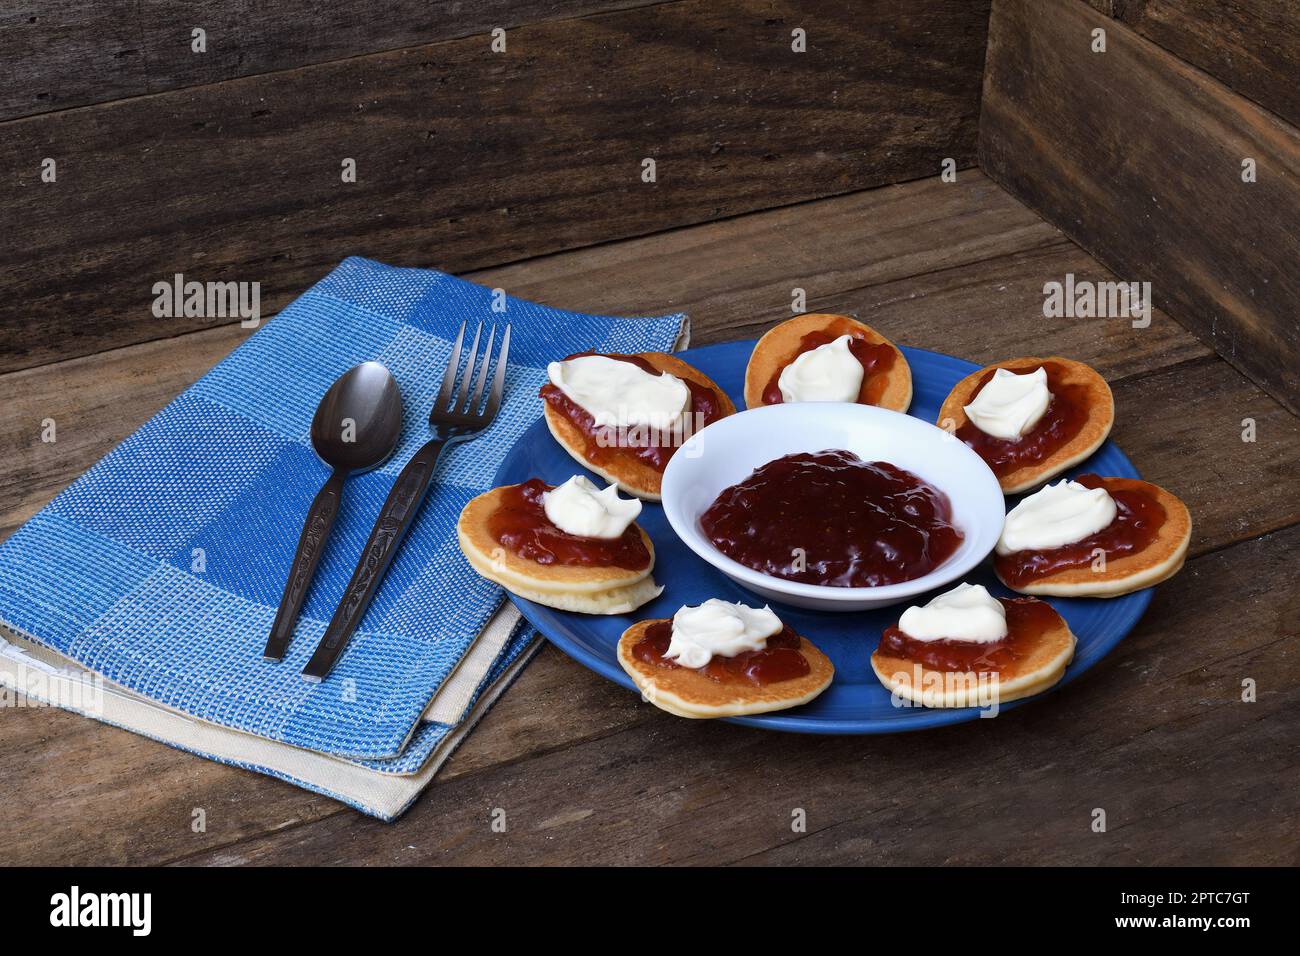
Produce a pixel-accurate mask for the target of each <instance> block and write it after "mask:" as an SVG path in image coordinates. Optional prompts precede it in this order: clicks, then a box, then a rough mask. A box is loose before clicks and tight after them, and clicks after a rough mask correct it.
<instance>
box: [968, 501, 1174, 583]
mask: <svg viewBox="0 0 1300 956" xmlns="http://www.w3.org/2000/svg"><path fill="white" fill-rule="evenodd" d="M1073 480H1074V481H1075V482H1077V483H1078V484H1081V485H1083V486H1084V487H1085V488H1105V489H1106V492H1107V493H1108V494H1109V495H1110V497H1111V499H1112V500H1113V501H1114V502H1115V518H1114V520H1113V521H1112V522H1111V523H1110V524H1109V525H1107V526H1106V527H1104V528H1102V529H1101V530H1100V531H1097V532H1095V533H1093V534H1090V535H1088V536H1086V537H1084V538H1083V539H1081V540H1079V541H1075V542H1072V543H1070V544H1067V545H1064V546H1062V547H1058V548H1046V549H1042V550H1035V549H1024V550H1017V551H1011V552H1009V553H1005V554H1004V553H1002V551H1003V550H1004V549H1003V548H1002V547H1001V543H999V549H998V551H997V552H995V554H994V556H993V570H994V571H995V572H996V574H997V576H998V579H999V580H1001V581H1002V583H1003V584H1005V585H1006V586H1007V587H1009V588H1011V590H1013V591H1018V592H1020V593H1021V594H1041V595H1055V596H1058V597H1098V598H1106V597H1119V596H1120V595H1123V594H1129V593H1131V592H1133V591H1138V590H1141V589H1142V588H1147V587H1151V586H1152V585H1154V584H1159V583H1160V582H1161V581H1164V580H1167V579H1168V578H1171V577H1173V576H1174V575H1175V574H1177V573H1178V571H1179V570H1180V569H1181V568H1182V566H1183V562H1184V561H1186V559H1187V548H1188V545H1189V544H1190V542H1191V539H1192V516H1191V514H1190V513H1189V512H1188V510H1187V506H1186V505H1185V504H1183V502H1182V501H1181V500H1180V499H1179V498H1178V497H1177V496H1176V495H1173V494H1170V493H1169V492H1168V491H1165V490H1164V489H1163V488H1160V487H1158V486H1157V485H1153V484H1151V483H1150V482H1147V481H1140V480H1138V479H1136V478H1102V477H1099V476H1097V475H1080V476H1079V477H1078V478H1075V479H1073ZM1100 554H1104V556H1105V557H1104V560H1101V559H1100Z"/></svg>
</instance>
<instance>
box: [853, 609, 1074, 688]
mask: <svg viewBox="0 0 1300 956" xmlns="http://www.w3.org/2000/svg"><path fill="white" fill-rule="evenodd" d="M1017 600H1018V601H1021V602H1030V601H1032V602H1033V603H1034V604H1035V605H1041V608H1038V610H1040V611H1041V613H1042V614H1043V615H1044V616H1047V615H1048V614H1049V612H1050V619H1049V623H1048V625H1047V626H1046V627H1044V628H1042V629H1041V630H1040V631H1038V632H1037V633H1035V634H1033V635H1032V637H1031V638H1029V643H1027V644H1023V645H1022V646H1021V647H1020V648H1019V649H1018V650H1019V652H1020V653H1019V656H1018V657H1017V659H1016V660H1014V661H1012V662H1010V663H1008V664H1004V665H1003V666H1002V667H1000V668H999V669H998V671H997V684H996V702H997V703H999V704H1006V703H1010V702H1011V701H1013V700H1019V699H1020V698H1022V697H1032V696H1033V695H1034V694H1040V693H1042V692H1043V691H1045V690H1047V689H1048V688H1049V687H1051V686H1052V685H1054V684H1056V683H1057V682H1058V681H1059V680H1060V679H1061V678H1062V677H1063V676H1064V675H1065V669H1066V667H1068V666H1069V664H1070V661H1071V660H1073V659H1074V647H1075V643H1076V641H1075V637H1074V634H1073V632H1071V630H1070V625H1068V624H1067V623H1066V622H1065V618H1063V617H1061V615H1060V614H1058V613H1057V612H1056V609H1055V608H1053V607H1051V605H1049V604H1047V602H1045V601H1039V600H1037V599H1036V598H1018V599H1017ZM1015 636H1016V635H1015V634H1014V633H1011V634H1008V638H1014V637H1015ZM871 669H872V670H874V671H875V672H876V677H878V678H879V679H880V683H882V684H884V685H885V688H886V689H887V690H889V691H890V692H891V693H894V694H897V695H898V696H899V697H902V698H904V699H906V700H910V701H912V702H914V703H917V704H921V705H922V706H925V707H981V706H987V705H988V704H989V703H990V701H989V700H988V699H987V695H988V687H989V685H988V684H987V673H986V672H981V671H946V670H937V669H935V668H932V667H929V666H927V665H925V664H923V663H921V662H919V661H913V660H909V659H907V658H905V657H895V656H892V655H890V654H887V653H882V652H881V651H880V649H879V648H877V649H876V650H875V651H873V652H872V654H871ZM982 676H983V677H984V678H985V680H986V683H985V684H984V687H983V689H981V683H980V681H981V677H982Z"/></svg>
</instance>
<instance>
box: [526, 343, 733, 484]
mask: <svg viewBox="0 0 1300 956" xmlns="http://www.w3.org/2000/svg"><path fill="white" fill-rule="evenodd" d="M637 354H638V356H639V357H640V358H643V359H645V360H646V361H647V362H649V363H650V364H651V365H653V366H654V367H655V368H657V369H659V371H661V372H667V373H669V374H670V375H676V376H677V377H678V378H680V379H683V380H686V381H691V382H694V383H695V384H697V385H703V386H704V387H705V388H708V389H712V390H713V392H714V394H716V395H717V396H718V400H719V403H720V405H721V407H722V417H725V416H727V415H731V414H734V413H735V411H736V406H735V405H734V404H733V403H732V401H731V399H730V398H728V397H727V393H726V392H724V391H723V390H722V389H721V388H719V387H718V385H717V383H716V382H714V381H713V379H711V378H709V377H708V376H707V375H705V374H704V373H703V372H701V371H700V370H699V369H697V368H694V367H693V366H690V365H687V364H686V363H685V362H683V361H682V360H681V359H679V358H675V357H674V356H672V355H666V354H665V353H663V352H639V353H637ZM542 414H543V416H544V417H545V419H546V427H547V428H549V429H550V430H551V435H552V436H554V438H555V440H556V441H557V442H559V443H560V445H561V446H562V447H563V448H564V450H565V451H567V452H568V453H569V454H570V455H572V456H573V459H574V461H576V462H578V463H579V464H580V465H582V466H583V467H584V468H587V469H588V470H590V471H593V472H595V473H596V474H597V475H599V476H600V477H601V478H604V479H605V481H606V482H607V483H609V484H611V485H617V486H618V488H619V490H620V491H624V492H627V493H628V494H630V495H636V496H637V497H638V498H643V499H645V500H646V501H658V500H659V492H660V489H661V487H662V485H663V477H664V476H663V472H662V471H658V470H657V469H655V468H653V467H651V466H650V465H648V464H646V463H645V462H643V461H639V460H637V459H636V458H634V457H632V456H630V455H622V454H609V455H606V456H604V457H603V458H602V460H600V461H598V462H596V461H592V460H591V459H590V458H589V457H588V456H587V436H586V434H585V433H583V431H582V429H580V428H578V426H577V425H575V424H574V423H573V422H571V421H570V420H569V419H568V418H566V417H565V416H564V415H563V414H561V413H560V412H558V411H556V410H555V409H554V408H553V407H552V406H551V403H550V402H548V401H546V400H545V399H543V400H542ZM612 451H617V449H613V450H612Z"/></svg>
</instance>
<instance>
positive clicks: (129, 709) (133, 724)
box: [0, 629, 540, 820]
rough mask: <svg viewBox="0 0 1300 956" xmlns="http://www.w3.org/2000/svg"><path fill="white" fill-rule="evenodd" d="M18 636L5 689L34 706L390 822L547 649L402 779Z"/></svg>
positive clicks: (2, 669) (5, 655)
mask: <svg viewBox="0 0 1300 956" xmlns="http://www.w3.org/2000/svg"><path fill="white" fill-rule="evenodd" d="M11 635H12V632H9V631H7V630H6V629H0V638H3V640H0V685H3V686H5V687H8V688H10V689H11V690H13V691H16V692H19V693H22V694H23V695H24V696H25V698H26V699H27V700H28V701H31V700H36V701H39V702H40V703H41V704H43V705H49V706H57V707H61V708H63V709H65V710H69V711H73V712H75V713H80V714H83V715H84V716H87V717H90V718H92V719H95V720H99V721H101V722H104V723H108V724H112V725H114V726H117V727H121V728H124V729H126V730H130V731H132V732H134V733H137V734H141V735H143V736H145V737H149V738H152V739H154V740H158V741H161V742H163V743H167V744H171V745H173V746H176V747H180V748H182V749H184V750H189V751H192V752H194V753H197V754H199V755H201V756H205V757H209V758H211V759H214V760H218V761H222V762H225V763H234V764H240V765H246V766H247V767H249V768H250V769H265V770H267V771H270V772H272V773H274V774H279V775H281V776H284V777H287V778H289V779H290V780H291V781H292V782H294V783H296V784H298V785H300V786H303V787H306V788H307V789H309V790H313V791H315V792H318V793H323V794H324V795H326V796H329V797H331V798H333V799H336V800H340V801H342V802H344V803H348V804H351V805H353V806H357V807H359V808H361V809H364V810H366V811H367V812H369V813H372V814H374V815H375V816H377V817H380V818H381V819H384V820H392V819H394V818H396V817H397V816H398V815H400V814H401V813H402V811H403V810H405V809H406V807H408V806H409V805H410V804H411V802H412V801H413V800H414V799H415V798H416V797H417V796H419V794H420V792H421V791H423V790H424V788H425V787H426V786H428V784H429V782H430V781H431V780H432V779H433V777H434V776H435V775H436V774H437V773H438V771H439V770H440V769H441V768H442V765H443V764H444V763H446V761H447V758H448V757H450V756H451V754H452V752H453V751H454V750H455V749H456V747H457V746H459V744H460V743H461V741H462V740H464V738H465V737H466V735H467V734H469V732H470V731H471V730H472V729H473V728H474V726H475V724H477V723H478V721H479V720H480V719H481V718H482V716H483V714H485V713H486V712H487V711H488V710H489V709H490V708H491V706H492V705H493V704H494V703H495V702H496V700H497V698H498V697H500V695H501V693H502V692H503V691H504V690H505V689H506V687H508V686H509V685H510V683H511V681H513V680H514V678H515V677H516V676H517V675H518V673H519V671H520V670H522V669H523V667H524V665H525V664H526V663H527V662H528V660H529V659H530V658H531V657H532V655H533V653H534V652H535V651H536V649H537V646H538V645H539V644H540V640H539V641H537V642H535V643H534V644H533V645H532V646H530V647H529V648H528V649H527V650H526V651H525V652H524V653H523V654H521V655H520V656H519V659H518V660H516V661H515V662H514V663H513V664H512V665H511V666H510V667H509V669H508V670H506V672H505V673H503V674H502V675H501V677H500V678H499V679H498V680H497V681H495V682H494V683H493V684H492V685H491V687H489V688H488V689H487V690H485V691H484V693H483V694H482V695H481V696H480V697H479V699H478V701H477V703H476V704H475V705H474V707H473V709H472V710H470V711H469V712H468V713H467V714H465V715H464V719H463V720H462V721H461V722H460V724H459V725H457V726H456V728H455V729H454V730H452V731H451V732H450V733H448V735H447V737H446V738H445V739H444V740H443V741H442V743H441V744H439V745H438V747H437V748H436V749H435V750H434V751H433V753H432V754H430V756H429V759H428V760H427V761H425V763H424V765H423V766H422V767H421V768H420V769H419V771H417V772H416V773H413V774H407V775H397V774H390V773H384V772H382V771H376V770H371V769H369V768H367V767H361V766H357V765H356V764H354V763H351V762H349V761H347V760H345V759H342V758H338V757H331V756H329V755H327V754H322V753H318V752H316V751H313V750H303V749H301V748H298V747H292V746H290V745H288V744H282V743H277V742H275V741H271V740H267V739H266V738H264V737H257V736H255V735H253V734H248V733H244V732H243V731H239V730H232V729H230V728H228V727H221V726H219V725H217V724H212V723H208V722H207V721H202V720H197V719H195V718H192V717H187V716H185V715H183V714H181V713H179V712H177V711H174V710H171V709H169V708H166V707H163V706H161V705H159V704H155V703H153V702H151V701H149V700H146V699H145V698H142V697H138V696H136V695H134V694H132V693H130V692H129V691H126V690H124V689H122V688H118V687H117V686H116V685H113V684H111V683H110V682H108V681H105V680H104V679H103V678H102V677H99V676H98V675H95V674H93V673H92V672H90V671H86V670H84V669H81V668H80V667H77V666H75V665H73V664H72V663H71V662H70V661H68V660H67V659H66V658H59V657H58V656H57V655H54V656H55V662H54V663H50V662H49V661H48V658H49V655H50V653H51V652H49V651H48V649H45V648H40V647H39V645H32V644H30V642H23V643H24V644H27V645H28V646H30V647H32V648H33V650H31V651H28V650H26V649H24V648H23V647H21V646H19V643H18V642H17V641H9V640H8V638H9V637H10V636H11ZM87 700H91V701H93V702H94V706H93V707H87V706H84V705H83V704H82V703H80V702H85V701H87Z"/></svg>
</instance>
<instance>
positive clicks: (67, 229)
mask: <svg viewBox="0 0 1300 956" xmlns="http://www.w3.org/2000/svg"><path fill="white" fill-rule="evenodd" d="M986 14H987V3H967V2H964V0H961V2H958V0H942V2H940V0H929V2H926V3H924V4H919V5H918V4H908V5H897V4H892V3H888V2H885V0H873V2H870V3H866V4H844V3H840V2H832V0H819V2H814V3H807V4H798V5H796V4H794V3H793V2H788V0H776V2H773V0H725V2H712V0H709V2H705V0H681V2H676V3H668V4H661V5H657V6H651V7H645V8H638V9H630V10H623V11H619V12H615V13H610V14H608V15H604V16H596V17H585V18H580V19H571V20H563V21H555V22H548V23H541V24H534V25H530V26H526V27H521V28H519V29H518V30H516V31H514V32H513V33H512V35H511V39H510V41H509V45H508V50H507V52H506V53H504V54H494V53H492V52H490V51H489V50H488V49H487V48H486V47H485V45H484V44H483V42H482V41H481V38H477V37H474V38H467V39H463V40H455V41H450V42H445V43H437V44H430V45H426V46H421V47H413V48H408V49H402V50H397V51H393V52H388V53H380V54H375V55H371V56H363V57H355V58H352V59H347V60H340V61H335V62H332V63H327V64H322V65H317V66H310V67H304V68H300V69H296V70H288V71H284V72H278V73H270V74H265V75H261V76H255V77H247V78H243V79H237V80H231V81H228V82H225V83H221V84H218V85H213V86H201V87H193V88H188V89H184V90H178V91H173V92H169V93H164V94H160V95H157V96H145V97H137V98H134V99H128V100H122V101H118V102H115V103H111V104H105V105H102V106H97V107H94V108H87V109H77V110H65V111H62V112H58V113H51V114H45V115H42V116H36V117H30V118H27V119H21V120H15V121H11V122H9V123H6V124H2V125H0V134H2V135H0V168H3V169H6V170H9V171H10V175H11V177H12V179H11V184H10V185H9V186H8V187H7V192H6V194H5V197H4V202H5V204H6V223H5V225H6V228H5V230H4V232H3V234H2V235H0V275H2V276H3V277H4V279H3V281H4V285H5V288H4V291H5V293H6V295H5V299H4V301H5V313H4V317H3V321H2V322H0V369H6V370H7V369H17V368H24V367H30V366H34V365H39V364H43V363H46V362H50V361H54V360H58V359H61V358H69V357H72V356H75V355H81V354H90V353H94V352H98V351H102V350H104V349H107V348H111V347H118V346H123V345H127V344H132V343H135V342H139V341H146V340H150V339H156V338H162V337H168V336H172V335H176V334H178V333H180V332H184V331H191V330H194V329H196V328H202V327H208V326H211V325H214V324H218V323H220V322H221V321H222V320H221V319H210V318H200V317H191V318H181V319H170V318H168V319H158V318H155V317H154V316H153V314H152V312H151V305H152V302H153V299H154V295H153V292H152V287H153V284H154V283H155V282H158V281H160V280H169V279H170V278H171V277H172V276H173V275H174V274H176V273H182V274H184V275H185V276H186V278H188V279H193V280H199V281H241V282H259V283H260V284H261V305H262V311H263V314H268V313H273V312H274V311H276V310H277V309H278V308H280V307H281V306H283V304H284V303H285V302H286V301H287V300H288V299H289V298H290V297H291V296H292V295H295V294H297V293H298V292H300V291H301V290H302V289H303V288H305V287H306V286H307V285H309V284H310V283H311V282H313V281H315V280H316V279H317V278H319V277H320V276H321V275H323V274H324V273H325V272H326V271H327V270H328V269H329V268H330V267H331V266H332V265H334V264H335V263H336V262H338V261H339V260H340V259H342V258H343V257H345V256H346V255H349V254H362V255H367V256H370V257H372V258H377V259H382V260H384V261H388V262H392V263H394V264H407V265H434V266H437V267H439V268H443V269H447V270H450V271H457V272H464V271H466V270H469V269H474V268H483V267H487V266H489V265H494V264H501V263H505V262H510V261H515V260H519V259H524V258H528V257H532V256H537V255H539V254H543V253H550V252H555V251H558V250H563V249H570V248H576V247H580V246H585V245H590V244H593V243H598V242H604V241H608V240H612V239H618V238H624V237H628V236H634V235H643V234H646V233H651V232H655V231H659V230H662V229H667V228H670V227H676V226H683V225H688V224H694V223H699V222H705V221H711V220H717V219H722V218H726V217H729V216H733V215H736V214H739V213H744V212H748V211H752V210H756V209H763V208H770V207H774V206H780V205H785V204H789V203H795V202H800V201H804V200H808V199H813V198H818V197H824V196H828V195H837V194H842V193H847V192H851V191H854V190H859V189H862V188H864V187H869V186H875V185H879V184H882V183H889V182H895V181H900V180H906V179H914V178H918V177H923V176H931V175H937V174H938V172H939V168H940V163H941V161H942V159H944V158H945V157H952V158H953V159H955V160H956V161H957V163H958V164H959V165H962V166H965V165H970V164H971V163H972V162H973V160H974V157H975V136H976V126H977V115H976V114H977V106H978V96H979V87H978V83H976V82H974V78H975V77H976V76H978V74H979V71H980V64H981V62H982V58H983V45H984V44H983V37H984V28H985V22H986ZM796 21H797V22H798V24H799V25H800V26H802V28H804V29H806V30H807V31H808V36H809V38H810V39H809V42H810V46H809V49H808V52H807V53H794V52H792V51H791V49H790V33H791V29H792V25H793V24H795V22H796ZM42 157H53V158H56V159H57V160H58V162H59V175H58V180H57V182H55V183H42V182H41V181H40V180H39V170H40V162H41V159H42ZM345 158H351V159H354V160H355V161H356V163H357V182H355V183H343V182H341V178H340V177H341V171H342V168H341V163H342V161H343V160H344V159H345ZM647 158H650V159H654V160H655V162H656V164H657V167H656V174H657V180H656V181H655V182H652V183H647V182H643V181H642V178H641V174H642V161H643V159H647Z"/></svg>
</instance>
